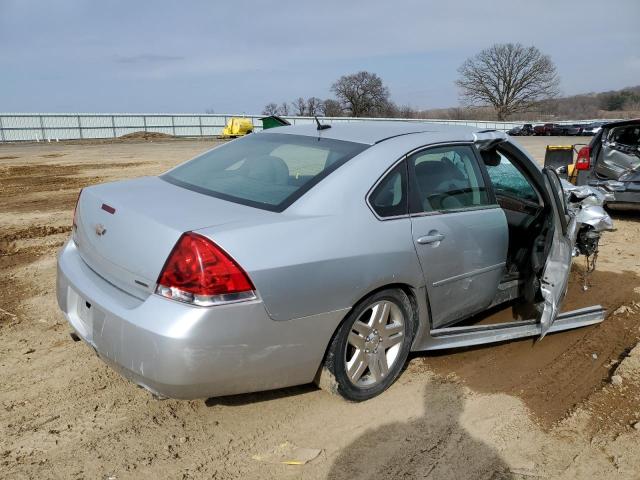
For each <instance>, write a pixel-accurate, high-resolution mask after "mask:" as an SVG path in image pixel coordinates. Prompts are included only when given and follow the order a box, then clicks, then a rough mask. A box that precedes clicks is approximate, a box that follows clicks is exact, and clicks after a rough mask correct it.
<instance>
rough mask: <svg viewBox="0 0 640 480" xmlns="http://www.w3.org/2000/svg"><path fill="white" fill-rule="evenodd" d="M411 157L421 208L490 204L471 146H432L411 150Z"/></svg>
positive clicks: (470, 206)
mask: <svg viewBox="0 0 640 480" xmlns="http://www.w3.org/2000/svg"><path fill="white" fill-rule="evenodd" d="M410 161H411V163H412V168H413V171H414V172H415V185H416V192H417V197H418V198H419V203H420V204H419V208H420V209H421V211H424V212H431V211H450V210H459V209H464V208H473V207H480V206H483V205H487V204H489V199H488V195H487V191H486V188H485V184H484V180H483V178H482V174H481V172H480V167H479V165H478V162H477V160H476V157H475V155H474V153H473V150H472V149H471V147H468V146H465V145H457V146H450V147H439V148H431V149H428V150H424V151H422V152H418V153H416V154H414V155H413V156H412V157H411V159H410Z"/></svg>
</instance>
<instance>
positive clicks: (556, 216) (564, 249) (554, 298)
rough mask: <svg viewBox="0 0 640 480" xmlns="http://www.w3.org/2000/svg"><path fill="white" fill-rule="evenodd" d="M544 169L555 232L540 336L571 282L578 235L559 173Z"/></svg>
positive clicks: (544, 283) (543, 281)
mask: <svg viewBox="0 0 640 480" xmlns="http://www.w3.org/2000/svg"><path fill="white" fill-rule="evenodd" d="M543 173H544V181H545V186H546V188H547V190H548V192H549V196H550V198H551V203H552V205H551V207H552V210H553V234H552V239H551V245H550V247H549V255H548V256H547V260H546V262H545V265H544V270H543V273H542V278H541V286H540V290H541V292H542V297H543V299H544V301H543V309H542V313H541V315H540V329H541V335H540V337H541V338H542V337H544V336H545V335H546V334H547V332H548V331H549V328H551V325H552V324H553V322H554V321H555V320H556V317H557V316H558V314H559V313H560V307H561V304H562V300H563V299H564V296H565V293H566V291H567V286H568V283H569V273H570V271H571V258H572V252H573V246H574V244H575V241H576V235H577V231H576V220H575V217H574V216H571V215H569V213H568V209H567V203H566V198H565V195H564V190H563V188H562V182H561V181H560V177H558V174H557V173H556V172H555V171H554V170H553V169H550V168H545V169H543Z"/></svg>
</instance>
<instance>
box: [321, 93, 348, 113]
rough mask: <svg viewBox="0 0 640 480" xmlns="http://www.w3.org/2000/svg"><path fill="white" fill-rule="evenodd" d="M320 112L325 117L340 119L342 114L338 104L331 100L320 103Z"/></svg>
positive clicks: (340, 106)
mask: <svg viewBox="0 0 640 480" xmlns="http://www.w3.org/2000/svg"><path fill="white" fill-rule="evenodd" d="M322 111H323V112H322V113H323V115H324V116H325V117H341V116H342V115H343V113H344V112H343V110H342V105H340V102H339V101H337V100H333V99H331V98H328V99H327V100H325V101H324V102H322Z"/></svg>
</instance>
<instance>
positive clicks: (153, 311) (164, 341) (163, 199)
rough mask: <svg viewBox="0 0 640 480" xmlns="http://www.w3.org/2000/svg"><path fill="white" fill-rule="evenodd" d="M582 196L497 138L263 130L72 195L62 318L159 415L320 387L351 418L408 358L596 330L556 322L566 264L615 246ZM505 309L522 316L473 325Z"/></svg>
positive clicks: (400, 129)
mask: <svg viewBox="0 0 640 480" xmlns="http://www.w3.org/2000/svg"><path fill="white" fill-rule="evenodd" d="M571 188H577V187H573V186H571ZM596 192H597V191H596V189H591V188H590V187H582V188H581V190H579V195H574V194H573V193H572V192H571V191H568V190H567V191H565V190H564V189H563V184H562V183H561V181H560V180H559V178H558V176H557V174H556V173H555V172H554V171H553V170H541V169H540V168H539V167H538V166H537V165H536V163H535V162H534V161H533V160H532V159H531V157H530V156H529V155H527V153H525V152H524V151H523V150H521V148H520V147H519V146H517V145H516V144H515V143H512V142H511V141H510V139H509V137H508V136H506V135H505V134H504V133H500V132H496V131H486V130H478V129H472V128H468V127H456V126H447V125H424V124H420V123H406V124H400V123H395V122H379V123H378V122H376V123H375V124H370V123H358V122H353V123H344V124H337V125H333V126H331V127H329V126H328V125H320V124H319V123H318V125H317V127H316V126H315V125H298V126H284V127H278V128H271V129H269V130H266V131H263V132H259V133H253V134H251V135H247V136H245V137H243V138H240V139H238V140H234V141H231V142H227V143H225V144H223V145H221V146H218V147H216V148H214V149H212V150H209V151H207V152H205V153H203V154H202V155H199V156H198V157H196V158H194V159H193V160H191V161H188V162H186V163H183V164H182V165H179V166H178V167H176V168H174V169H172V170H169V171H168V172H166V173H164V174H162V175H160V176H158V177H144V178H137V179H133V180H125V181H119V182H114V183H107V184H102V185H94V186H90V187H86V188H84V190H82V192H81V193H80V195H79V198H78V202H77V205H76V209H75V212H74V216H73V229H72V235H71V238H70V239H69V241H68V242H67V243H66V244H65V245H64V247H63V248H62V250H61V252H60V253H59V256H58V275H57V279H58V280H57V299H58V304H59V306H60V308H61V309H62V311H63V312H64V314H65V316H66V318H67V319H68V321H69V323H70V324H71V327H72V328H73V330H74V331H75V334H74V335H75V336H76V339H83V340H84V341H85V342H87V343H88V344H89V345H90V346H91V347H93V348H94V349H95V351H96V352H97V354H98V355H99V356H100V357H101V358H102V359H104V361H106V362H107V363H108V364H110V365H111V366H112V367H113V368H114V369H116V370H117V371H119V372H121V373H122V374H123V375H124V376H125V377H126V378H129V379H130V380H132V381H133V382H135V383H137V384H138V385H141V386H143V387H144V388H146V389H148V390H150V391H151V392H153V393H155V394H157V395H159V396H165V397H174V398H183V399H190V398H203V397H211V396H218V395H227V394H237V393H242V392H251V391H259V390H266V389H273V388H279V387H286V386H290V385H296V384H303V383H307V382H311V381H313V380H315V381H316V382H317V383H318V384H319V385H320V386H322V387H323V388H326V389H327V390H329V391H332V392H337V393H339V394H341V395H342V396H344V397H346V398H348V399H350V400H356V401H359V400H366V399H369V398H371V397H373V396H375V395H378V394H379V393H381V392H382V391H384V390H385V389H386V388H387V387H389V386H390V385H391V384H392V383H393V381H394V380H395V379H396V378H397V377H398V375H399V374H400V372H401V370H402V368H403V365H404V364H405V361H406V359H407V356H408V354H409V352H411V351H426V350H438V349H449V348H454V347H465V346H470V345H478V344H485V343H491V342H502V341H505V340H508V339H514V338H521V337H528V336H540V337H543V336H544V335H545V334H547V333H549V332H557V331H561V330H566V329H570V328H575V327H579V326H583V325H589V324H593V323H597V322H600V321H602V320H603V318H604V310H603V309H602V308H601V307H599V306H595V307H590V308H586V309H580V310H577V311H573V312H566V313H562V314H559V312H560V306H561V302H562V298H563V296H564V294H565V291H566V286H567V281H568V274H569V270H570V268H569V264H570V263H571V257H572V253H573V252H574V251H579V252H582V253H583V254H588V255H591V254H593V253H594V252H595V249H597V243H598V238H599V236H600V232H601V231H602V230H604V229H607V228H611V224H610V219H609V217H608V215H607V214H606V213H605V212H604V210H603V209H602V207H601V206H599V205H598V198H600V197H598V196H597V194H596ZM585 197H589V199H590V200H589V202H588V203H585V202H584V200H582V198H585ZM581 202H582V203H581ZM505 302H512V303H515V304H517V305H519V306H521V307H522V309H523V311H524V310H527V311H531V312H537V313H535V314H531V316H525V317H524V318H522V319H518V320H515V319H514V321H511V322H506V323H492V324H488V325H486V324H480V323H478V321H479V318H481V317H479V315H480V316H481V315H482V314H483V313H485V312H486V311H487V310H488V309H490V308H492V307H494V306H496V305H501V304H504V303H505ZM463 321H464V324H462V325H461V322H463Z"/></svg>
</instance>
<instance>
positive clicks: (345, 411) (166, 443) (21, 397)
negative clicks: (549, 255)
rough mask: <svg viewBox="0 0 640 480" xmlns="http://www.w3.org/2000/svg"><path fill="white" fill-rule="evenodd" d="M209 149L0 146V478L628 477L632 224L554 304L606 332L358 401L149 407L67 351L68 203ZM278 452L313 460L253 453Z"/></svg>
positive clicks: (452, 357) (482, 362) (481, 354)
mask: <svg viewBox="0 0 640 480" xmlns="http://www.w3.org/2000/svg"><path fill="white" fill-rule="evenodd" d="M580 140H581V139H578V141H580ZM576 141H577V140H576V139H575V138H568V139H567V138H553V137H552V138H548V137H547V138H538V137H532V138H523V139H522V140H521V143H522V144H523V145H524V146H525V147H526V148H528V149H529V151H530V152H531V153H532V154H533V155H534V156H535V157H536V159H538V160H539V161H541V160H542V158H543V156H544V146H545V145H546V144H547V143H549V144H566V143H573V142H576ZM213 143H214V141H212V140H165V139H147V141H142V140H138V141H135V140H132V141H127V142H124V141H119V142H113V143H109V142H96V143H82V142H74V143H73V144H63V143H59V144H54V143H52V144H43V143H40V144H21V145H18V144H4V145H0V385H1V388H0V404H1V408H0V433H1V434H0V478H12V479H13V478H38V479H43V478H73V479H76V478H78V479H80V478H90V479H123V478H185V479H186V478H216V479H227V478H243V479H244V478H261V479H264V478H345V479H347V478H349V479H351V478H401V477H402V478H416V477H417V478H438V479H440V478H474V479H475V478H486V479H502V478H562V479H573V478H636V479H637V478H640V423H638V422H640V373H639V372H640V347H637V348H636V349H635V350H633V351H632V349H633V347H634V346H635V345H637V344H638V342H639V341H640V278H639V276H640V242H639V241H638V239H640V214H638V215H633V214H625V215H621V214H618V215H614V218H615V226H616V231H615V232H611V233H608V234H606V235H605V237H604V238H603V241H602V242H601V245H602V247H601V253H600V260H599V263H598V270H597V271H596V272H595V273H594V274H593V275H591V276H590V277H589V279H588V281H589V283H590V287H589V289H588V290H587V291H584V290H583V289H582V282H583V280H582V275H581V272H582V262H581V260H579V259H578V260H576V264H575V265H574V269H573V273H572V280H571V286H570V291H569V294H568V297H567V299H566V302H565V308H566V309H571V308H575V307H578V306H586V305H591V304H595V303H601V304H602V305H604V306H605V307H606V308H607V309H608V316H607V319H606V320H605V322H604V323H602V324H601V325H597V326H593V327H588V328H584V329H580V330H575V331H571V332H564V333H559V334H554V335H550V336H548V337H546V338H545V339H543V340H542V341H539V342H536V341H533V340H522V341H518V342H511V343H506V344H501V345H497V346H491V347H483V348H474V349H467V350H463V351H449V352H444V353H440V354H429V355H414V356H413V358H412V359H411V361H410V362H409V364H408V366H407V369H406V371H405V372H404V373H403V374H402V376H401V377H400V379H399V380H398V382H397V383H396V384H395V385H393V386H392V387H391V388H390V389H389V390H388V391H387V392H385V393H384V394H383V395H381V396H379V397H377V398H375V399H373V400H371V401H369V402H366V403H363V404H352V403H347V402H344V401H342V400H340V399H338V398H335V397H332V396H330V395H328V394H326V393H324V392H322V391H320V390H318V389H316V388H315V387H314V386H312V385H305V386H300V387H293V388H288V389H284V390H277V391H272V392H263V393H254V394H248V395H238V396H234V397H225V398H216V399H209V400H207V401H189V402H187V401H173V400H164V401H158V400H155V399H154V398H152V397H151V396H150V395H149V394H148V393H146V392H145V391H144V390H142V389H139V388H137V387H136V386H135V385H133V384H131V383H129V382H127V381H126V380H124V379H122V378H121V377H120V376H118V375H117V374H116V373H114V372H113V371H111V370H110V369H109V368H108V367H107V366H106V365H105V364H103V362H102V361H100V360H99V359H98V358H97V357H96V356H95V355H94V354H93V352H92V351H91V349H90V348H89V347H87V346H86V345H84V344H83V343H82V342H78V343H74V342H73V341H71V339H70V337H69V327H68V326H67V324H66V322H65V320H64V318H63V316H62V315H61V314H60V313H59V312H58V309H57V305H56V300H55V254H56V251H57V250H58V249H59V248H60V247H61V246H62V244H63V242H64V241H65V240H66V238H67V237H68V235H69V231H70V225H71V216H72V210H73V205H74V202H75V200H76V197H77V195H78V190H79V189H80V188H81V187H82V186H85V185H90V184H93V183H99V182H107V181H112V180H117V179H121V178H126V177H133V176H141V175H154V174H158V173H160V172H162V171H164V170H166V169H168V168H169V167H171V166H173V165H175V164H177V163H179V162H181V161H183V160H186V159H188V158H190V157H192V156H193V155H195V154H197V153H199V152H201V151H203V150H205V149H207V148H209V147H210V146H211V145H212V144H213ZM634 425H636V427H635V428H634ZM291 446H297V447H303V448H312V449H319V450H320V454H319V456H318V457H317V458H315V459H314V460H312V461H311V462H309V463H307V464H305V465H283V464H277V463H268V462H264V461H261V460H257V459H256V458H254V457H256V456H258V457H259V456H261V455H264V454H266V453H269V452H275V451H280V450H279V449H285V450H286V449H287V448H288V447H291Z"/></svg>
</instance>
